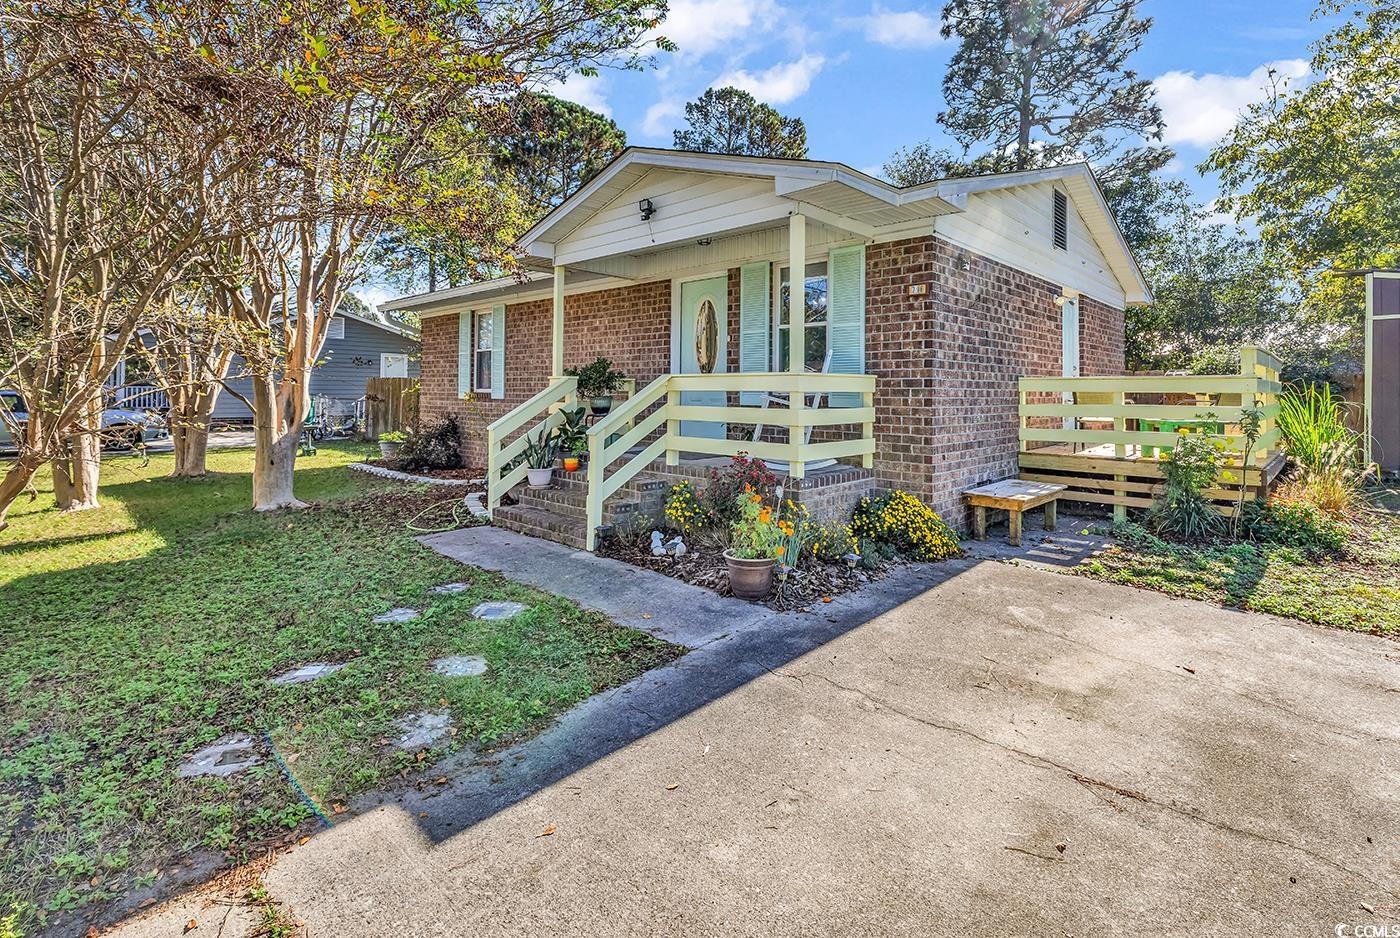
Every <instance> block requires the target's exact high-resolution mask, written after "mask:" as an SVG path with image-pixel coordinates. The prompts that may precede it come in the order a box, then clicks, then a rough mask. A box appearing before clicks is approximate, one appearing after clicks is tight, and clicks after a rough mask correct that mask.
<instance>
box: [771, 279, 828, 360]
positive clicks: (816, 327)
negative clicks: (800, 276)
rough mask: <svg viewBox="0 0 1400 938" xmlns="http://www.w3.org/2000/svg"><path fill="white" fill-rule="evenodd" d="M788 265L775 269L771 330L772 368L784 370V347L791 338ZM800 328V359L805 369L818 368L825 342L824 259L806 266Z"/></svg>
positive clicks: (825, 285) (823, 357)
mask: <svg viewBox="0 0 1400 938" xmlns="http://www.w3.org/2000/svg"><path fill="white" fill-rule="evenodd" d="M789 279H790V278H789V275H788V268H787V267H784V268H782V269H781V270H780V271H779V272H778V300H777V303H776V304H775V305H776V306H777V309H778V316H777V321H776V322H775V323H774V327H773V332H774V340H773V370H774V371H787V370H788V365H789V362H788V348H789V343H790V341H791V329H792V322H791V312H790V306H791V303H790V298H789V295H788V294H789V293H790V292H791V291H790V288H789V283H788V281H789ZM805 294H806V296H805V302H804V303H803V317H802V318H803V328H805V329H806V330H807V332H806V335H805V336H804V337H803V338H804V345H803V349H802V351H803V361H804V363H805V365H806V368H807V370H808V371H821V370H822V365H824V364H826V341H827V315H826V302H827V279H826V261H821V262H819V263H816V264H808V265H807V274H806V290H805Z"/></svg>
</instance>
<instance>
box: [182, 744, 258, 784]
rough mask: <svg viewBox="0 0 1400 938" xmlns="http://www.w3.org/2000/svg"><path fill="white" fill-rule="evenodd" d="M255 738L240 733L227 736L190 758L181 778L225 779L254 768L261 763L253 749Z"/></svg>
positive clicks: (184, 766)
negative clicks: (209, 776)
mask: <svg viewBox="0 0 1400 938" xmlns="http://www.w3.org/2000/svg"><path fill="white" fill-rule="evenodd" d="M253 747H254V741H253V737H251V736H248V735H245V734H243V733H239V734H237V735H234V736H225V737H223V738H222V739H219V740H216V741H215V742H214V743H212V744H211V745H208V746H205V747H204V748H203V749H201V750H199V752H196V753H195V754H194V755H192V756H190V757H189V759H187V760H186V761H185V763H184V764H183V765H181V766H180V768H179V772H178V774H179V776H180V777H181V778H194V777H196V776H200V775H216V776H218V777H219V778H225V777H227V776H229V775H232V774H234V773H235V772H242V771H243V770H244V769H248V768H252V767H253V766H255V765H257V764H258V762H259V761H261V760H260V759H259V757H258V754H257V751H256V750H255V749H254V748H253Z"/></svg>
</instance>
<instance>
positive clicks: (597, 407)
mask: <svg viewBox="0 0 1400 938" xmlns="http://www.w3.org/2000/svg"><path fill="white" fill-rule="evenodd" d="M612 405H613V399H612V395H611V394H600V395H598V396H597V397H594V398H590V399H589V401H588V406H589V408H590V409H592V411H593V413H594V414H595V415H597V414H606V413H607V412H608V411H610V410H612Z"/></svg>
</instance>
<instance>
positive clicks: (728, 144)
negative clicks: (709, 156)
mask: <svg viewBox="0 0 1400 938" xmlns="http://www.w3.org/2000/svg"><path fill="white" fill-rule="evenodd" d="M685 121H686V123H687V124H688V125H689V126H688V127H687V128H686V129H684V130H677V131H676V132H675V145H676V147H677V149H681V150H696V151H699V152H701V153H737V154H740V155H743V156H775V157H781V158H784V159H805V158H806V156H807V127H806V125H805V124H803V123H802V119H801V118H800V117H784V116H783V115H782V114H780V113H778V111H777V109H776V108H773V107H771V106H770V105H767V104H764V103H763V102H761V101H759V100H758V99H756V98H755V97H754V96H753V95H751V94H749V93H748V92H747V91H741V90H739V89H738V88H711V89H709V90H708V91H706V92H705V93H704V94H702V95H701V96H700V97H699V98H698V99H696V100H694V101H691V102H690V103H689V104H687V105H686V106H685Z"/></svg>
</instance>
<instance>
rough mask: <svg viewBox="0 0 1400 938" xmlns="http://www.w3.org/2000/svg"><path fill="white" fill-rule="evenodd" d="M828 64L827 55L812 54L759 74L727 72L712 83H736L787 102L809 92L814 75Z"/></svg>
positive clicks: (774, 100) (761, 97) (763, 96)
mask: <svg viewBox="0 0 1400 938" xmlns="http://www.w3.org/2000/svg"><path fill="white" fill-rule="evenodd" d="M825 64H826V58H825V57H824V56H820V55H811V54H808V55H804V56H802V58H800V59H798V60H797V61H796V62H783V63H779V64H778V65H774V66H773V67H772V68H770V69H767V70H766V71H763V72H760V73H758V74H757V75H755V74H753V73H752V72H749V71H747V70H745V69H739V70H737V71H732V72H726V73H725V74H723V75H721V76H720V77H718V78H716V79H715V80H714V81H713V82H711V83H710V87H711V88H724V87H727V86H732V87H735V88H738V89H740V90H742V91H747V92H748V93H749V94H751V95H753V96H754V97H755V98H757V99H758V100H760V101H765V102H767V103H768V104H786V103H787V102H789V101H791V100H793V99H794V98H800V97H802V95H804V94H806V93H807V89H808V88H810V87H812V79H814V78H816V77H817V73H818V72H820V71H821V70H822V66H823V65H825Z"/></svg>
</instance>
